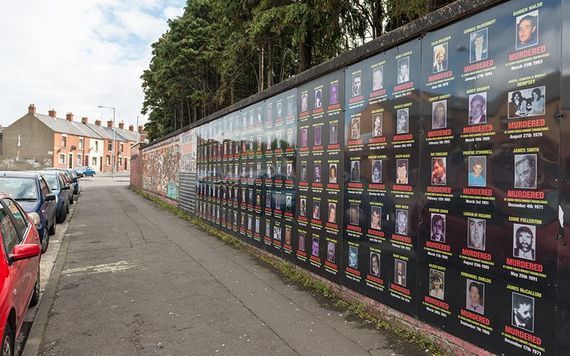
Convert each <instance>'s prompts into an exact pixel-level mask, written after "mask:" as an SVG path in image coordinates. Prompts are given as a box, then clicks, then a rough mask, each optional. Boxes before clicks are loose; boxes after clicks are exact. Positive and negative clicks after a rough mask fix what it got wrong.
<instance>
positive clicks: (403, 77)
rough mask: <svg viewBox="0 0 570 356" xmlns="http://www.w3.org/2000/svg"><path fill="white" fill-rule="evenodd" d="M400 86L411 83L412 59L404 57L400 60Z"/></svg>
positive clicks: (398, 76)
mask: <svg viewBox="0 0 570 356" xmlns="http://www.w3.org/2000/svg"><path fill="white" fill-rule="evenodd" d="M397 81H398V84H402V83H406V82H409V81H410V57H409V56H408V57H403V58H400V59H398V75H397Z"/></svg>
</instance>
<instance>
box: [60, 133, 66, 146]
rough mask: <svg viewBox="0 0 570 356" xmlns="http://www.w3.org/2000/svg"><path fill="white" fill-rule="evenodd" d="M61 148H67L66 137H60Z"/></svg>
mask: <svg viewBox="0 0 570 356" xmlns="http://www.w3.org/2000/svg"><path fill="white" fill-rule="evenodd" d="M61 147H63V148H65V147H67V136H61Z"/></svg>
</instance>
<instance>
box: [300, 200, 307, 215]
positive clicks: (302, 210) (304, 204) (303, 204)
mask: <svg viewBox="0 0 570 356" xmlns="http://www.w3.org/2000/svg"><path fill="white" fill-rule="evenodd" d="M299 215H301V216H307V198H301V201H300V203H299Z"/></svg>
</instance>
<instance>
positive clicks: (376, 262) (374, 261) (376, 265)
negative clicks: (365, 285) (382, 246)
mask: <svg viewBox="0 0 570 356" xmlns="http://www.w3.org/2000/svg"><path fill="white" fill-rule="evenodd" d="M370 274H371V275H373V276H374V277H380V254H379V253H378V252H370Z"/></svg>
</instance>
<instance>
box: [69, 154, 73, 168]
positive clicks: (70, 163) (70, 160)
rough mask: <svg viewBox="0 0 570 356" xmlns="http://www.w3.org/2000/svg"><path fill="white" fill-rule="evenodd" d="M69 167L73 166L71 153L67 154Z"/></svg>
mask: <svg viewBox="0 0 570 356" xmlns="http://www.w3.org/2000/svg"><path fill="white" fill-rule="evenodd" d="M69 168H73V153H70V154H69Z"/></svg>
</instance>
